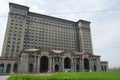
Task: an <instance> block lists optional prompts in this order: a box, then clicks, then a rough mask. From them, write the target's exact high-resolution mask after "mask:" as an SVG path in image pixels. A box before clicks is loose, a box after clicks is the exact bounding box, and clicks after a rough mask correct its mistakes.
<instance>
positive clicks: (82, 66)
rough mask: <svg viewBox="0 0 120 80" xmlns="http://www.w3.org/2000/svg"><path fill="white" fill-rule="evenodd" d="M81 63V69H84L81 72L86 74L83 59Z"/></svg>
mask: <svg viewBox="0 0 120 80" xmlns="http://www.w3.org/2000/svg"><path fill="white" fill-rule="evenodd" d="M81 63H82V64H81V68H82V70H81V71H82V72H84V59H81Z"/></svg>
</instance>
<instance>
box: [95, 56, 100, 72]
mask: <svg viewBox="0 0 120 80" xmlns="http://www.w3.org/2000/svg"><path fill="white" fill-rule="evenodd" d="M96 68H97V71H101V66H100V59H99V58H97V65H96Z"/></svg>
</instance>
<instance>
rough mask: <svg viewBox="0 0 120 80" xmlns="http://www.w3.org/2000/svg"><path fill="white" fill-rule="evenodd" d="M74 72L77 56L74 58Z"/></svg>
mask: <svg viewBox="0 0 120 80" xmlns="http://www.w3.org/2000/svg"><path fill="white" fill-rule="evenodd" d="M74 72H76V58H75V59H74Z"/></svg>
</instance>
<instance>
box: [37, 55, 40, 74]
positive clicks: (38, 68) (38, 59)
mask: <svg viewBox="0 0 120 80" xmlns="http://www.w3.org/2000/svg"><path fill="white" fill-rule="evenodd" d="M39 72H40V56H39V55H38V58H37V73H39Z"/></svg>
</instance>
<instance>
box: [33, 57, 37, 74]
mask: <svg viewBox="0 0 120 80" xmlns="http://www.w3.org/2000/svg"><path fill="white" fill-rule="evenodd" d="M36 57H37V56H36V55H35V58H34V66H33V72H34V73H35V72H36Z"/></svg>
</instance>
